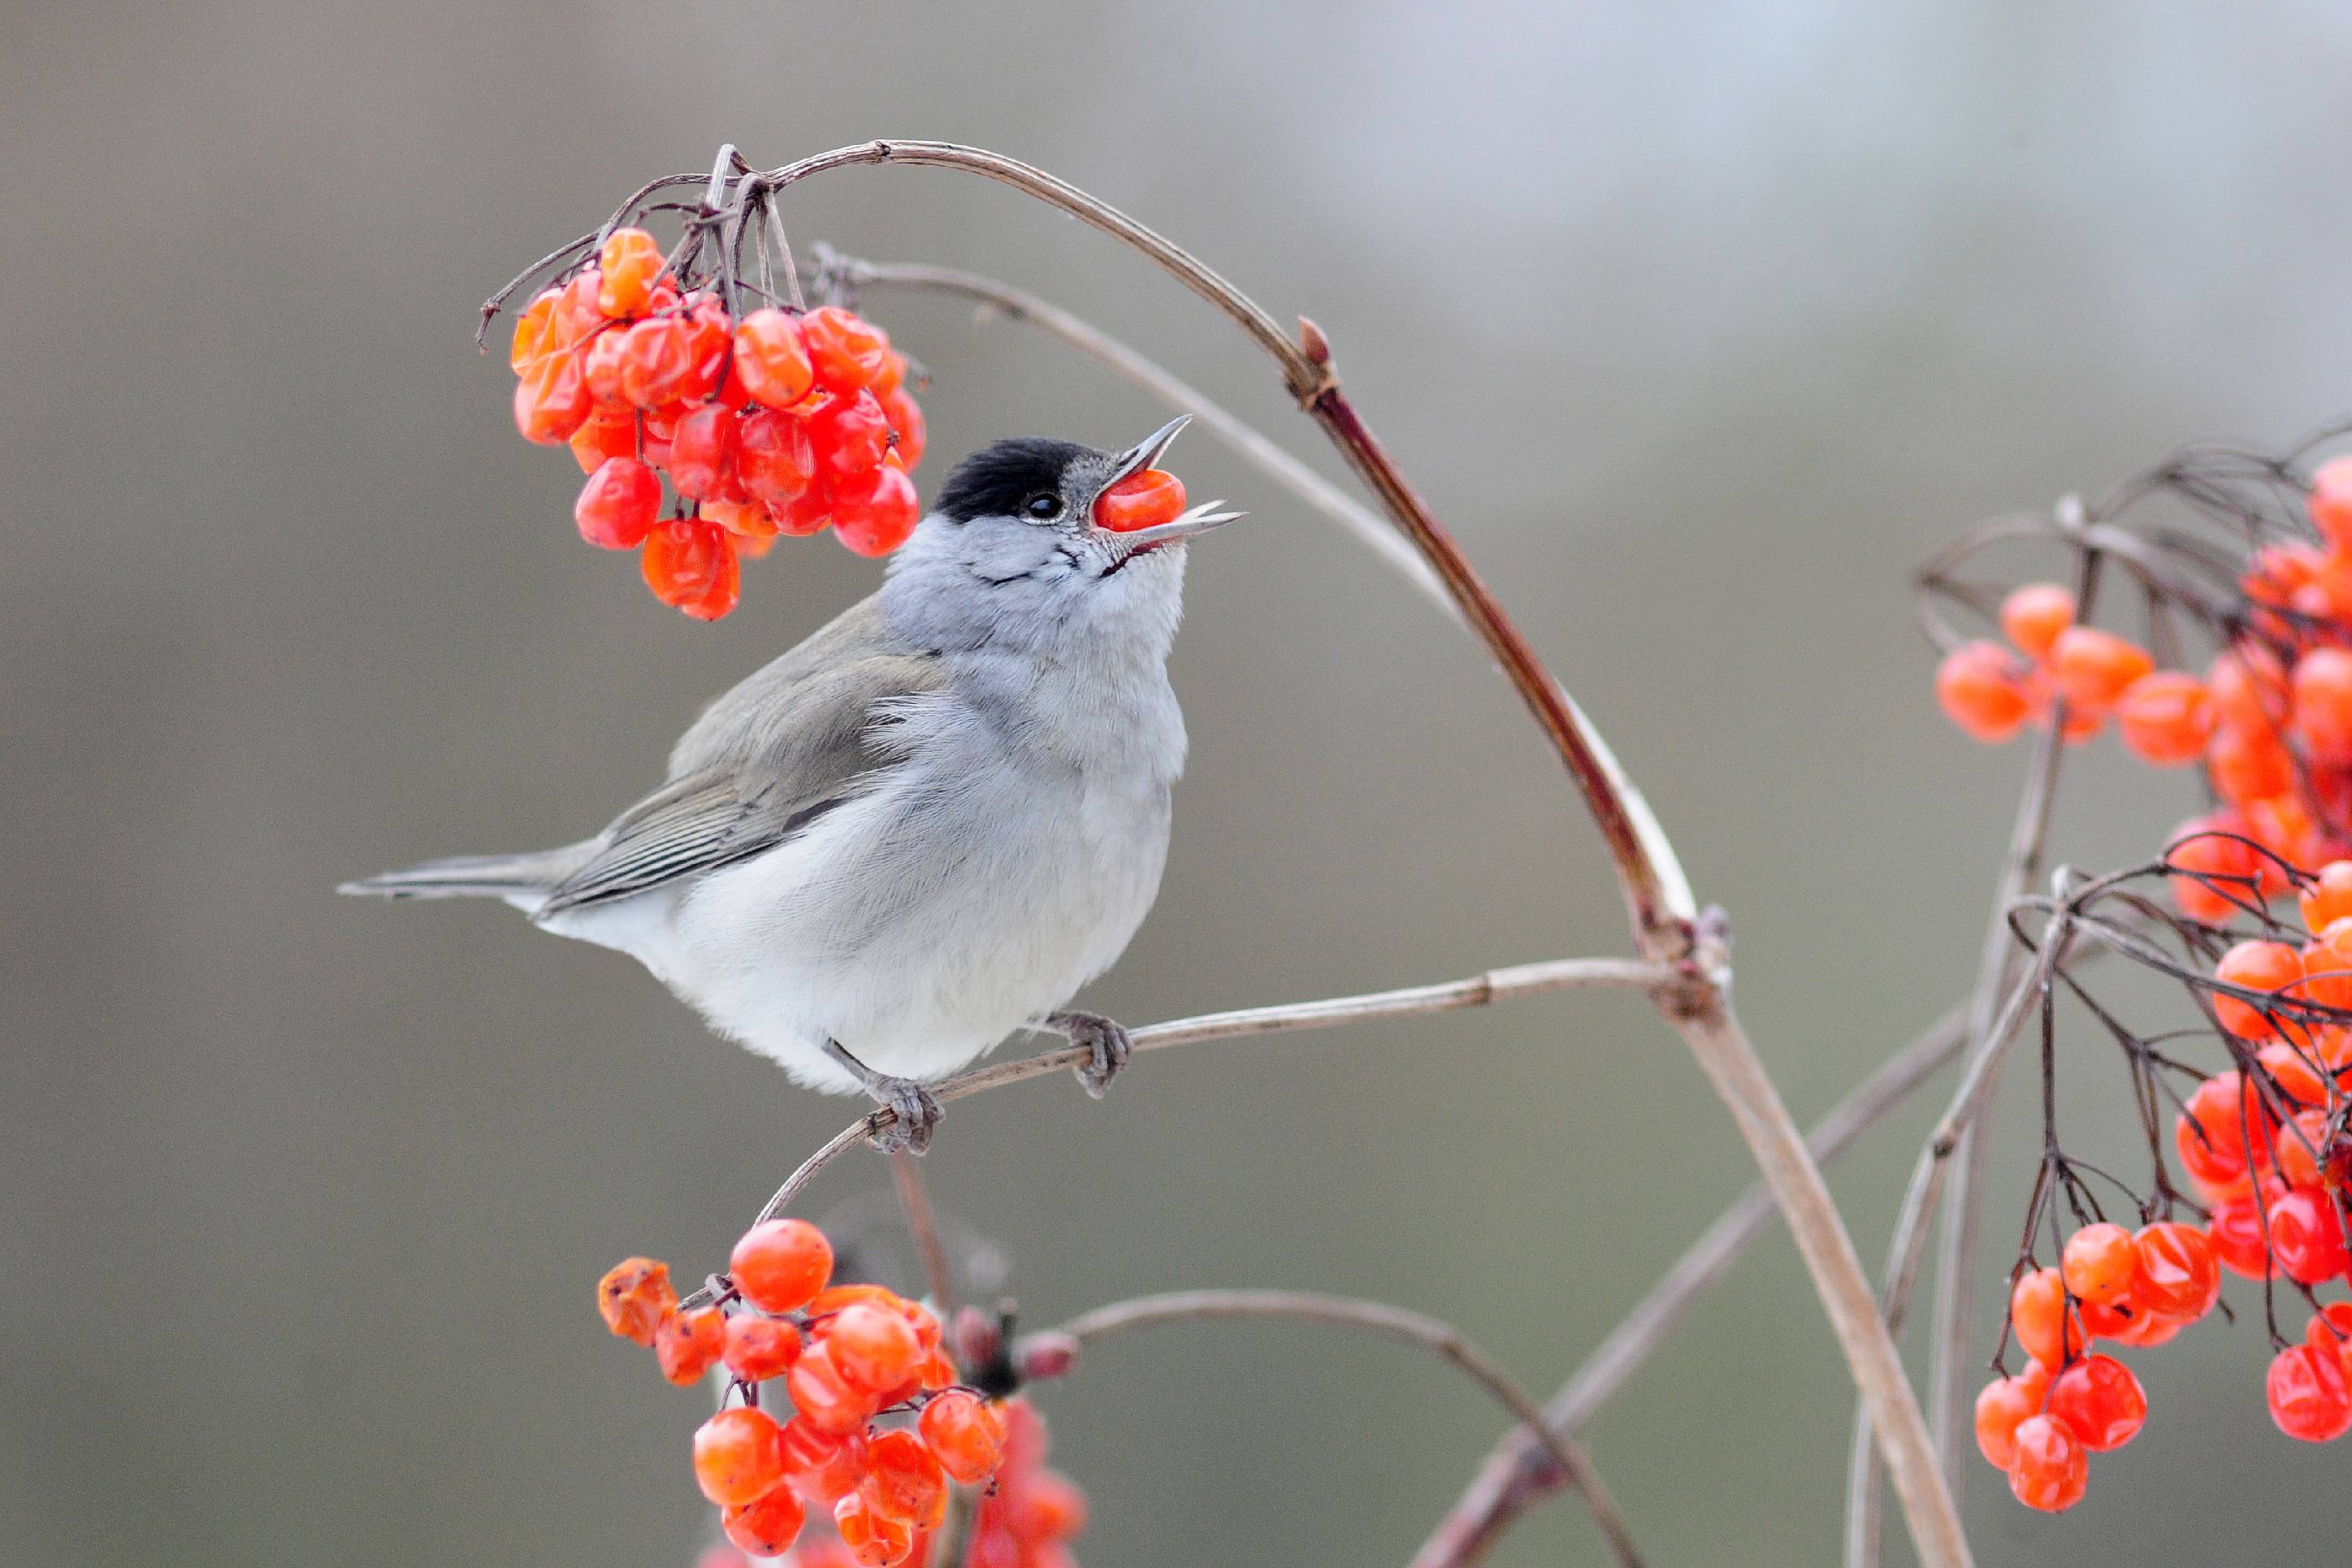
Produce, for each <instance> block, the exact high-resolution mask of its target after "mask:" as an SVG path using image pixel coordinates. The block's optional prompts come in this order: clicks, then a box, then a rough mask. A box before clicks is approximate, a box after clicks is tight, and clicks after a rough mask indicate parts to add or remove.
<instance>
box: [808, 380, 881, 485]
mask: <svg viewBox="0 0 2352 1568" xmlns="http://www.w3.org/2000/svg"><path fill="white" fill-rule="evenodd" d="M808 433H809V445H810V446H811V447H814V449H815V452H816V460H817V466H818V467H819V468H822V469H823V470H824V472H826V473H828V474H832V475H835V476H836V477H839V476H842V475H847V474H862V473H864V472H866V470H867V469H869V468H873V467H874V466H875V465H876V464H877V463H879V462H880V461H881V460H882V457H883V454H884V453H886V452H887V451H888V450H889V444H890V421H889V420H888V419H887V418H886V417H885V416H883V413H882V405H880V404H879V403H877V402H876V401H875V400H874V395H873V394H872V393H870V392H851V393H840V394H836V395H834V396H831V397H828V398H826V399H825V400H824V402H823V403H822V404H820V405H817V407H816V409H815V410H814V412H813V413H811V414H810V415H809V416H808Z"/></svg>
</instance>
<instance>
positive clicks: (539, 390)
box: [514, 349, 596, 447]
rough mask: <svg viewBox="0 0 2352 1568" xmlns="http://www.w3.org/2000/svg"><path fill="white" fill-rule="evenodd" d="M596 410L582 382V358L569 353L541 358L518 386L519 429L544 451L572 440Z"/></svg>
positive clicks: (516, 408) (564, 352) (562, 351)
mask: <svg viewBox="0 0 2352 1568" xmlns="http://www.w3.org/2000/svg"><path fill="white" fill-rule="evenodd" d="M595 407H596V400H595V398H594V397H593V396H592V395H590V394H589V391H588V384H587V382H585V381H584V380H583V379H582V378H581V374H580V356H579V355H578V354H577V353H572V351H570V350H568V349H567V350H560V351H557V352H553V353H547V354H543V355H541V357H540V358H539V359H538V360H537V361H536V362H535V363H532V364H531V365H530V366H529V367H528V368H527V369H525V370H524V372H523V374H522V378H521V379H520V381H517V382H516V383H515V391H514V417H515V428H516V429H518V430H520V431H521V432H522V436H523V439H525V440H527V441H536V442H537V443H539V444H540V445H541V446H542V447H559V446H562V444H563V443H564V442H566V441H569V440H571V439H572V435H573V434H574V433H575V432H576V431H578V430H579V428H580V426H583V425H584V424H586V423H587V422H588V416H589V415H590V414H592V413H593V412H594V411H595Z"/></svg>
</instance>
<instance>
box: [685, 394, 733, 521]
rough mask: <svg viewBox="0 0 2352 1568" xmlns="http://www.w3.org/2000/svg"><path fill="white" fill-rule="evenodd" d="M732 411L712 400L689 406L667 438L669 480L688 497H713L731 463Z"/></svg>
mask: <svg viewBox="0 0 2352 1568" xmlns="http://www.w3.org/2000/svg"><path fill="white" fill-rule="evenodd" d="M739 424H740V421H739V420H738V419H737V418H736V417H735V411H734V410H733V409H731V408H726V407H722V406H720V405H718V404H716V403H705V404H701V405H698V406H697V407H695V408H692V409H690V410H688V412H687V414H686V415H685V416H683V417H681V418H680V419H679V420H678V422H677V428H676V429H675V430H673V431H672V432H671V433H670V438H669V482H670V483H671V484H673V485H675V486H677V493H678V494H680V495H682V496H684V497H686V498H687V499H688V500H710V499H712V498H713V497H716V496H717V495H718V494H719V490H720V489H721V487H722V486H724V485H725V484H726V482H727V479H728V477H729V475H730V472H731V470H732V469H733V468H734V466H735V431H736V427H737V426H738V425H739Z"/></svg>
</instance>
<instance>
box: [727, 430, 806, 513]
mask: <svg viewBox="0 0 2352 1568" xmlns="http://www.w3.org/2000/svg"><path fill="white" fill-rule="evenodd" d="M735 453H736V456H735V468H736V472H737V473H738V474H740V476H741V477H742V480H743V488H744V489H745V490H747V491H749V492H750V493H751V497H752V499H753V500H760V501H763V502H765V503H766V504H767V505H769V506H771V507H788V506H790V505H792V504H793V502H794V501H795V500H799V499H800V498H801V496H802V495H803V494H804V493H805V492H806V491H807V489H808V488H809V485H810V483H811V481H813V480H814V479H815V478H816V451H815V448H814V447H811V446H810V445H809V434H808V426H807V424H806V423H805V422H804V421H803V420H802V419H801V418H800V416H797V415H793V414H779V413H777V412H776V411H775V410H774V409H772V408H762V409H758V410H756V411H754V412H752V413H751V414H747V415H745V416H743V419H742V422H741V424H740V426H739V427H738V428H737V431H736V435H735Z"/></svg>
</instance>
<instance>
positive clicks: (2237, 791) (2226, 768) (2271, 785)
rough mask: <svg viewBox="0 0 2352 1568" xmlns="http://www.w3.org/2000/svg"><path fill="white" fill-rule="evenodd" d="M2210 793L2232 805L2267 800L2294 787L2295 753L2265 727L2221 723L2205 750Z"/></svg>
mask: <svg viewBox="0 0 2352 1568" xmlns="http://www.w3.org/2000/svg"><path fill="white" fill-rule="evenodd" d="M2205 773H2206V776H2207V777H2208V778H2210V780H2211V781H2212V783H2213V793H2214V794H2215V795H2220V796H2221V798H2222V799H2223V800H2226V801H2228V802H2229V803H2230V804H2231V805H2240V806H2242V805H2251V804H2252V803H2253V802H2255V801H2258V800H2269V799H2271V798H2273V796H2276V795H2284V794H2285V793H2286V792H2287V791H2289V790H2291V789H2293V788H2294V753H2292V752H2289V751H2288V750H2287V749H2286V745H2285V743H2284V742H2282V741H2281V740H2280V739H2279V738H2278V736H2276V735H2275V734H2273V733H2272V732H2271V731H2268V730H2236V729H2231V728H2228V727H2226V726H2225V727H2223V728H2222V729H2221V730H2218V731H2215V732H2214V735H2213V743H2212V744H2211V745H2210V747H2208V748H2207V749H2206V752H2205Z"/></svg>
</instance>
